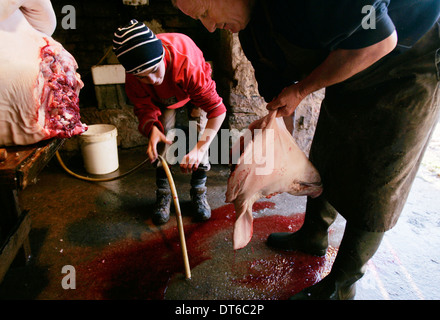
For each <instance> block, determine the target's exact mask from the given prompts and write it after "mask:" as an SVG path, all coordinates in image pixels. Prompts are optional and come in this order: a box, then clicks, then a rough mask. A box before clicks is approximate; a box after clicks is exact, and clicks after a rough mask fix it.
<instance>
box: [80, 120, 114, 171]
mask: <svg viewBox="0 0 440 320" xmlns="http://www.w3.org/2000/svg"><path fill="white" fill-rule="evenodd" d="M117 136H118V131H117V129H116V127H115V126H114V125H111V124H92V125H89V126H88V130H87V131H86V132H84V133H83V134H81V135H80V140H81V153H82V156H83V160H84V167H85V168H86V171H87V172H88V173H91V174H107V173H110V172H113V171H115V170H117V169H118V167H119V160H118V143H117V140H116V137H117Z"/></svg>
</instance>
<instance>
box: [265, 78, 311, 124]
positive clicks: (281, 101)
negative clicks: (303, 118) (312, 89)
mask: <svg viewBox="0 0 440 320" xmlns="http://www.w3.org/2000/svg"><path fill="white" fill-rule="evenodd" d="M299 88H300V86H299V85H297V84H293V85H291V86H289V87H286V88H284V89H283V91H281V93H280V94H279V95H278V96H277V97H276V98H274V99H273V100H272V101H271V102H269V103H268V104H267V107H266V108H267V109H268V110H277V117H287V116H291V115H292V114H293V112H294V111H295V109H296V107H297V106H298V105H299V104H300V103H301V101H302V100H303V99H304V96H303V95H302V94H301V91H300V89H299Z"/></svg>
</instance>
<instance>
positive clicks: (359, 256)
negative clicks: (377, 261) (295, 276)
mask: <svg viewBox="0 0 440 320" xmlns="http://www.w3.org/2000/svg"><path fill="white" fill-rule="evenodd" d="M383 235H384V233H383V232H368V231H363V230H360V229H357V228H355V227H352V226H350V225H348V224H347V226H346V228H345V232H344V236H343V238H342V242H341V245H340V247H339V250H338V254H337V256H336V259H335V262H334V263H333V266H332V270H331V272H330V273H329V274H328V275H327V276H326V277H325V278H324V279H323V280H321V281H320V282H318V283H317V284H315V285H313V286H311V287H309V288H306V289H304V290H303V291H301V292H299V293H298V294H296V295H294V296H293V297H291V299H292V300H352V299H353V298H354V297H355V294H356V281H358V280H359V279H360V278H362V276H363V275H364V273H365V270H366V266H367V262H368V261H369V260H370V259H371V258H372V257H373V255H374V254H375V253H376V251H377V249H378V248H379V245H380V243H381V242H382V239H383Z"/></svg>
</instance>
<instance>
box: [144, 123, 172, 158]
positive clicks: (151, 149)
mask: <svg viewBox="0 0 440 320" xmlns="http://www.w3.org/2000/svg"><path fill="white" fill-rule="evenodd" d="M159 142H163V143H166V144H172V143H173V141H171V140H168V139H167V138H166V136H165V135H164V134H163V133H162V131H160V130H159V129H158V128H157V127H156V126H153V128H152V129H151V132H150V140H149V141H148V148H147V155H148V158H149V159H150V162H151V163H153V162H154V161H156V160H157V158H158V155H157V144H158V143H159Z"/></svg>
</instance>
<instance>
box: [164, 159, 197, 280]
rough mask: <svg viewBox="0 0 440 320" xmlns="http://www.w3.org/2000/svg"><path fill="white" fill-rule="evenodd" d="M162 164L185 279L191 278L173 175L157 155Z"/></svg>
mask: <svg viewBox="0 0 440 320" xmlns="http://www.w3.org/2000/svg"><path fill="white" fill-rule="evenodd" d="M159 159H160V161H161V162H162V166H163V168H164V169H165V173H166V174H167V178H168V182H169V183H170V188H171V193H172V194H173V199H174V207H175V209H176V218H177V227H178V229H179V236H180V245H181V247H182V255H183V263H184V265H185V276H186V278H187V279H191V269H190V266H189V259H188V252H187V250H186V241H185V232H184V230H183V222H182V214H181V212H180V205H179V198H178V197H177V191H176V186H175V185H174V180H173V176H172V175H171V171H170V168H169V167H168V164H167V162H166V161H165V159H164V158H163V157H162V156H159Z"/></svg>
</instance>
